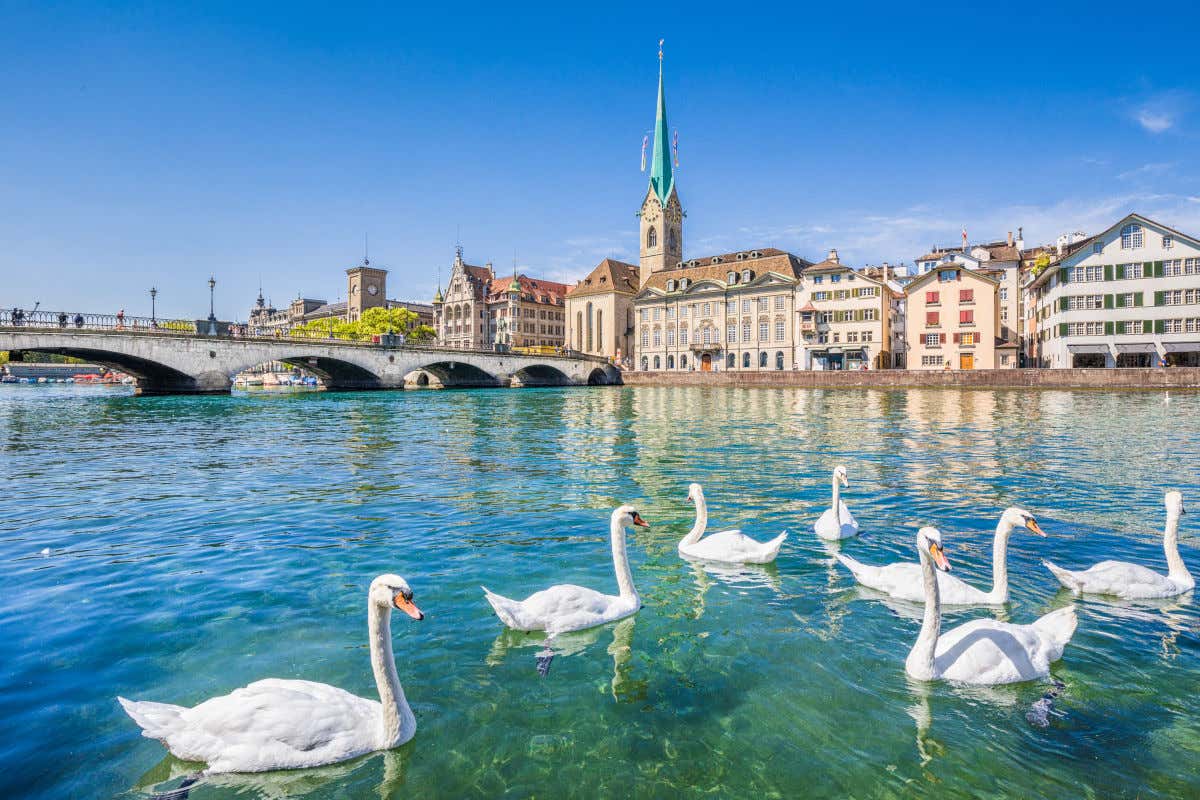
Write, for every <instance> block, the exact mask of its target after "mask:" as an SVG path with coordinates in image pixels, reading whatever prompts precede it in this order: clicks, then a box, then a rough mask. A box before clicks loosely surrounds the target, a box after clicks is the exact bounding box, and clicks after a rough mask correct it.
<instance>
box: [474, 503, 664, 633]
mask: <svg viewBox="0 0 1200 800" xmlns="http://www.w3.org/2000/svg"><path fill="white" fill-rule="evenodd" d="M631 525H640V526H641V527H643V528H649V527H650V525H649V524H648V523H647V522H646V521H645V520H644V519H642V518H641V516H640V515H639V514H638V512H637V511H635V510H634V508H633V506H628V505H626V506H621V507H619V508H618V509H617V510H616V511H614V512H613V513H612V522H611V525H610V527H609V531H610V533H611V535H612V555H613V566H614V568H615V569H616V572H617V589H618V592H619V593H618V594H616V595H609V594H601V593H600V592H597V591H596V590H595V589H588V588H585V587H583V586H573V585H571V584H568V583H564V584H559V585H557V586H551V587H550V588H549V589H543V590H542V591H540V592H536V593H534V594H531V595H529V597H526V598H525V599H524V600H510V599H509V598H507V597H502V596H501V595H498V594H496V593H495V592H492V591H491V590H489V589H488V588H487V587H486V586H484V587H482V589H483V593H484V596H485V597H487V601H488V602H489V603H491V605H492V609H493V610H494V611H495V612H496V616H497V617H499V618H500V621H501V622H503V623H504V624H505V625H507V626H508V627H510V628H516V629H517V630H519V631H545V632H546V633H551V634H554V633H566V632H568V631H578V630H583V629H584V628H591V627H592V626H594V625H603V624H605V623H606V622H612V621H613V620H617V619H621V618H622V617H628V616H629V615H631V614H634V613H636V612H637V610H638V609H639V608H641V607H642V599H641V598H640V597H638V593H637V590H635V589H634V588H633V575H632V574H631V573H630V571H629V558H628V556H627V555H626V554H625V529H626V528H628V527H629V526H631Z"/></svg>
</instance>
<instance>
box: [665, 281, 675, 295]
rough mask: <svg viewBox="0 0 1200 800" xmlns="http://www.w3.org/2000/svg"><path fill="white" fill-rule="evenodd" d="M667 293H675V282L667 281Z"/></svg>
mask: <svg viewBox="0 0 1200 800" xmlns="http://www.w3.org/2000/svg"><path fill="white" fill-rule="evenodd" d="M667 291H668V292H673V291H675V281H667Z"/></svg>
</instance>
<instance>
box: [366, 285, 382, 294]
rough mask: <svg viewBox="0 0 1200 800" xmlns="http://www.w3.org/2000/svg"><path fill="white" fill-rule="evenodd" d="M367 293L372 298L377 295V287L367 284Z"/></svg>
mask: <svg viewBox="0 0 1200 800" xmlns="http://www.w3.org/2000/svg"><path fill="white" fill-rule="evenodd" d="M367 293H368V294H370V295H371V296H372V297H374V296H375V295H377V294H379V287H378V286H376V285H375V284H373V283H369V284H367Z"/></svg>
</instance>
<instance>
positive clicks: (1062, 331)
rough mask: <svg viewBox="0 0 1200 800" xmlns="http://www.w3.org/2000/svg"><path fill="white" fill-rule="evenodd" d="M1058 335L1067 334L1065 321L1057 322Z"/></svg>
mask: <svg viewBox="0 0 1200 800" xmlns="http://www.w3.org/2000/svg"><path fill="white" fill-rule="evenodd" d="M1058 335H1059V336H1066V335H1067V323H1065V322H1060V323H1058Z"/></svg>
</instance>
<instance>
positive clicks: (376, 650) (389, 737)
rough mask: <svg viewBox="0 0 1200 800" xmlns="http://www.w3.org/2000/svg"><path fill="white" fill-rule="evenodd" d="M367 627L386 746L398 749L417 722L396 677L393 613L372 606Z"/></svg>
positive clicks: (385, 608)
mask: <svg viewBox="0 0 1200 800" xmlns="http://www.w3.org/2000/svg"><path fill="white" fill-rule="evenodd" d="M367 627H368V630H369V635H370V639H371V671H372V672H374V673H375V685H376V687H377V688H378V689H379V703H380V704H381V705H382V706H383V745H384V747H395V746H396V745H397V744H399V742H400V739H401V734H402V733H406V732H408V731H410V730H412V727H413V726H414V725H415V724H416V719H415V718H414V717H413V713H412V709H410V708H409V707H408V701H407V700H406V699H405V698H404V687H402V686H401V685H400V678H399V677H398V676H397V675H396V659H395V657H394V656H393V655H392V610H391V609H390V608H387V607H381V606H380V605H379V604H377V603H374V602H372V603H371V610H370V612H369V613H368V616H367Z"/></svg>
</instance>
